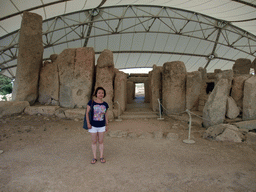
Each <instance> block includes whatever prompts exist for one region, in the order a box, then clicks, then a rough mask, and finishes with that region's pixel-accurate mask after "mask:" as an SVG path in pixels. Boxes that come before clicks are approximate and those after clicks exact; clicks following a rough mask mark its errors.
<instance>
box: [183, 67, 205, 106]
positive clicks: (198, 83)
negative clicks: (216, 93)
mask: <svg viewBox="0 0 256 192" xmlns="http://www.w3.org/2000/svg"><path fill="white" fill-rule="evenodd" d="M202 85H203V79H202V75H201V72H199V71H194V72H191V73H187V80H186V108H187V109H189V110H190V109H193V108H194V107H196V108H198V105H199V95H200V93H201V89H202Z"/></svg>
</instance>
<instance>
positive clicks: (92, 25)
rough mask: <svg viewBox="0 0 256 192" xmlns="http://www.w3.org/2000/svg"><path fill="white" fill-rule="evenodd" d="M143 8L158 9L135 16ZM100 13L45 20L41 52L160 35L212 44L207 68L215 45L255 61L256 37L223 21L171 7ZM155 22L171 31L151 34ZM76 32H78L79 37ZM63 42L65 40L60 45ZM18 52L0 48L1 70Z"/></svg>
mask: <svg viewBox="0 0 256 192" xmlns="http://www.w3.org/2000/svg"><path fill="white" fill-rule="evenodd" d="M144 7H151V8H155V9H158V12H157V14H153V13H150V12H146V11H144V12H143V15H138V14H136V12H135V11H134V10H137V11H143V10H142V8H144ZM116 8H124V11H123V12H121V15H115V14H114V13H111V11H107V10H110V9H116ZM129 9H132V11H133V13H134V15H132V16H128V15H127V14H126V12H127V11H128V10H129ZM99 10H100V11H101V14H106V15H108V17H109V18H103V17H101V15H99V16H96V17H93V16H91V15H90V14H89V13H90V11H91V10H86V11H79V12H75V13H69V14H65V15H62V16H58V17H55V18H51V19H48V20H45V21H44V23H46V22H49V23H50V22H51V23H50V25H49V28H48V29H47V30H45V31H44V32H43V36H44V42H43V43H44V48H49V47H54V46H57V45H61V44H65V43H69V42H72V41H83V40H84V45H85V46H86V44H87V41H88V40H90V39H93V38H96V37H100V36H109V35H115V34H127V33H163V34H169V35H179V36H184V37H189V38H195V39H200V40H202V41H208V42H211V43H213V44H214V46H213V49H212V52H211V55H213V56H214V57H213V58H212V57H209V55H201V57H205V58H208V59H209V60H208V62H207V63H206V65H205V67H207V66H208V64H209V63H210V61H211V60H212V59H214V58H217V57H216V56H215V49H216V46H217V45H221V46H226V47H229V48H232V49H237V50H239V51H241V52H244V53H246V54H248V55H251V56H254V57H255V53H256V50H255V49H254V46H255V45H256V37H255V36H254V35H252V34H249V33H248V32H246V31H243V30H242V29H240V28H238V27H235V26H233V25H231V24H230V23H229V22H226V21H220V20H217V19H214V18H211V17H208V16H205V15H202V14H198V13H194V12H189V11H184V10H180V9H174V8H170V7H160V6H153V7H152V6H145V5H144V6H139V5H133V6H131V5H128V6H114V7H104V8H99ZM162 11H165V12H167V13H171V12H175V13H176V15H177V16H176V17H168V16H164V15H161V14H160V13H161V12H162ZM180 12H185V13H189V14H190V17H186V16H184V15H181V14H180ZM75 14H85V20H84V21H83V22H81V21H79V20H75V19H70V18H69V17H72V16H73V15H75ZM167 15H168V14H167ZM192 17H193V18H192ZM92 18H93V19H92ZM59 19H60V20H61V21H62V22H63V23H64V25H65V26H63V27H61V28H57V27H56V22H57V21H58V20H59ZM129 19H134V20H136V19H137V21H138V22H137V23H136V24H135V25H130V26H128V27H127V28H126V29H122V30H121V29H120V28H119V26H120V24H121V23H125V21H127V20H129ZM166 19H169V20H170V23H166V21H165V20H166ZM175 20H180V21H186V22H185V23H184V24H183V26H182V27H181V28H179V27H178V26H175V22H174V21H175ZM111 21H117V22H116V25H115V26H110V25H109V24H108V22H111ZM157 21H158V22H161V23H162V24H163V25H165V26H167V27H168V28H169V29H170V31H169V32H167V31H154V30H152V26H153V25H154V23H155V22H157ZM214 21H215V22H214ZM193 22H194V23H197V24H198V25H199V27H200V30H199V29H198V30H192V31H186V30H185V29H186V26H187V25H188V24H189V23H193ZM99 23H105V24H106V27H105V28H104V27H102V26H97V24H99ZM145 23H146V24H147V26H148V27H145V26H146V24H145ZM202 25H204V26H209V28H204V27H203V26H202ZM137 26H140V27H141V28H142V29H143V30H138V31H136V30H135V31H129V32H125V31H127V30H128V29H130V28H134V29H135V27H137ZM227 26H228V27H227ZM92 29H96V30H102V31H104V32H105V33H104V34H100V35H91V30H92ZM113 29H115V30H113ZM178 29H179V30H178ZM63 30H69V31H68V32H67V33H65V34H64V35H62V36H61V37H60V38H59V39H57V40H55V41H52V40H53V39H52V36H53V35H54V33H57V32H61V31H63ZM207 30H211V33H209V34H208V35H207V34H206V32H205V31H207ZM78 31H80V33H79V32H78ZM197 31H201V32H202V36H201V37H198V36H195V35H194V36H193V33H194V32H197ZM18 33H19V31H16V32H14V33H12V34H10V35H7V36H5V37H4V38H2V40H3V39H7V38H10V37H11V36H15V37H13V39H15V38H16V36H17V35H18ZM215 33H217V37H216V38H215V39H210V37H211V36H212V35H213V34H215ZM228 33H234V34H236V35H237V38H236V40H234V41H232V42H231V40H229V38H228ZM69 34H76V36H77V38H73V39H69V40H68V36H69ZM85 34H86V35H85ZM220 35H222V36H223V39H225V41H226V44H224V43H221V42H219V37H220ZM48 36H51V38H50V39H49V38H48ZM63 38H66V40H64V41H60V40H61V39H63ZM242 38H247V39H248V41H252V42H253V43H255V45H250V44H245V45H239V46H236V43H237V42H238V41H239V40H240V39H242ZM240 47H242V48H244V47H249V48H250V49H249V50H250V52H248V51H244V50H243V49H242V48H240ZM17 49H18V43H17V42H15V41H14V40H13V41H12V43H10V44H9V45H8V46H6V47H3V48H2V47H1V49H0V55H1V57H2V58H3V56H5V57H8V58H9V59H8V60H6V59H3V61H2V62H1V63H0V69H2V70H7V69H9V68H12V67H16V65H12V66H5V64H7V63H9V62H11V61H13V60H16V59H17V53H18V51H17ZM252 50H253V51H252ZM136 51H137V52H141V53H143V50H130V53H133V52H136ZM96 52H97V50H96ZM114 52H115V53H124V52H125V51H124V50H114ZM147 53H148V52H147ZM151 53H159V54H180V55H191V56H193V53H179V52H170V51H162V52H159V51H151ZM44 59H48V58H44ZM218 59H223V60H230V59H228V58H224V57H223V58H221V57H218Z"/></svg>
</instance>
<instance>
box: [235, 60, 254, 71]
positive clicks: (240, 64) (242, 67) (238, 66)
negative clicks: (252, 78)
mask: <svg viewBox="0 0 256 192" xmlns="http://www.w3.org/2000/svg"><path fill="white" fill-rule="evenodd" d="M250 68H251V60H250V59H245V58H240V59H237V60H236V61H235V64H234V65H233V71H234V74H249V73H250Z"/></svg>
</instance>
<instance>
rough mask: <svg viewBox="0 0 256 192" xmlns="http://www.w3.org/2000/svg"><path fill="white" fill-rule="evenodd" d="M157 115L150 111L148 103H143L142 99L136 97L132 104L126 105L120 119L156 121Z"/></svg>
mask: <svg viewBox="0 0 256 192" xmlns="http://www.w3.org/2000/svg"><path fill="white" fill-rule="evenodd" d="M157 114H158V113H157V112H154V111H152V109H151V108H150V104H149V103H145V102H144V97H136V98H135V99H134V100H133V103H131V104H127V106H126V110H125V111H124V113H123V114H122V115H121V116H120V118H121V119H154V118H155V119H157V118H158V115H157Z"/></svg>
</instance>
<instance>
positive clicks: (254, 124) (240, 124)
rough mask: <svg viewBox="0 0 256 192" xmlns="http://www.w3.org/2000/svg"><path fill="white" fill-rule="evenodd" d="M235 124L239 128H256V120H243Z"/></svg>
mask: <svg viewBox="0 0 256 192" xmlns="http://www.w3.org/2000/svg"><path fill="white" fill-rule="evenodd" d="M233 125H235V126H236V127H238V128H239V129H248V130H252V129H256V120H251V121H241V122H238V123H233Z"/></svg>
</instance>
